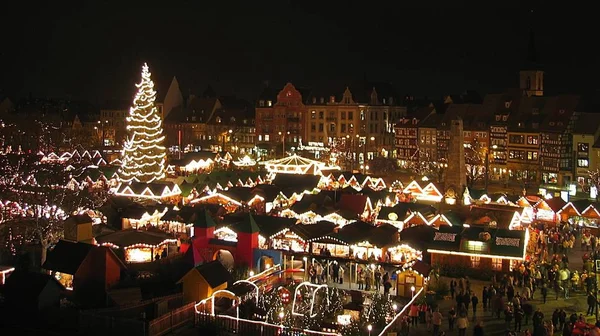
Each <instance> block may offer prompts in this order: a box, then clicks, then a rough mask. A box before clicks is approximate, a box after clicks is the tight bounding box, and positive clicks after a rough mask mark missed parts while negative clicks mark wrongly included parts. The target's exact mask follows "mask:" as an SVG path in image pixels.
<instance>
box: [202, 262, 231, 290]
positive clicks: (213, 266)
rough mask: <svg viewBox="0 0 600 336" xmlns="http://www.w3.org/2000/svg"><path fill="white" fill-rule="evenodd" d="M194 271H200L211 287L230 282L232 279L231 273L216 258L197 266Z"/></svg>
mask: <svg viewBox="0 0 600 336" xmlns="http://www.w3.org/2000/svg"><path fill="white" fill-rule="evenodd" d="M196 271H198V273H200V275H201V276H202V277H203V278H204V280H206V282H208V284H209V285H210V287H212V288H215V287H218V286H220V285H222V284H224V283H228V282H231V279H232V277H231V273H229V271H227V269H226V268H225V266H223V264H221V262H220V261H218V260H213V261H211V262H208V263H206V264H202V265H200V266H197V267H196Z"/></svg>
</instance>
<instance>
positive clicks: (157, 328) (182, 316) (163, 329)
mask: <svg viewBox="0 0 600 336" xmlns="http://www.w3.org/2000/svg"><path fill="white" fill-rule="evenodd" d="M194 315H195V310H194V303H193V302H192V303H189V304H187V305H185V306H183V307H180V308H177V309H175V310H172V311H171V312H169V313H167V314H164V315H162V316H160V317H157V318H155V319H154V320H152V321H150V322H149V323H148V335H150V336H159V335H164V334H166V333H169V332H171V331H172V330H173V329H176V328H178V327H180V326H182V325H184V324H186V323H188V322H190V321H193V319H194Z"/></svg>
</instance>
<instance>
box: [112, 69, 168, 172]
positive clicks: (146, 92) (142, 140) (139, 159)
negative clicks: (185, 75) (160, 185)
mask: <svg viewBox="0 0 600 336" xmlns="http://www.w3.org/2000/svg"><path fill="white" fill-rule="evenodd" d="M150 75H151V74H150V71H149V69H148V65H147V64H146V63H144V66H143V67H142V80H141V82H140V83H139V84H136V86H137V88H138V92H137V94H136V95H135V98H134V99H133V106H132V107H131V108H130V109H129V116H128V117H127V132H128V135H127V139H126V141H125V144H124V146H123V152H122V156H123V158H122V165H121V170H120V172H119V178H120V180H121V181H122V182H126V183H130V182H142V183H151V182H153V181H155V180H161V179H163V178H164V177H165V170H166V150H165V147H164V146H163V142H164V138H165V137H164V135H163V127H162V120H161V118H160V116H159V115H158V111H157V109H156V106H155V105H154V101H155V99H156V91H154V83H153V82H152V79H150Z"/></svg>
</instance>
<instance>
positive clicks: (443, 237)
mask: <svg viewBox="0 0 600 336" xmlns="http://www.w3.org/2000/svg"><path fill="white" fill-rule="evenodd" d="M433 240H437V241H447V242H455V241H456V233H445V232H436V233H435V236H434V237H433Z"/></svg>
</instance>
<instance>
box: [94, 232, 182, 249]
mask: <svg viewBox="0 0 600 336" xmlns="http://www.w3.org/2000/svg"><path fill="white" fill-rule="evenodd" d="M170 239H173V237H172V236H170V235H167V234H165V233H159V232H151V231H142V230H131V229H130V230H122V231H116V232H113V233H109V234H105V235H102V236H98V237H96V241H97V242H98V244H105V243H110V244H113V245H116V246H118V247H120V248H124V247H128V246H132V245H136V244H146V245H152V246H157V245H159V244H161V243H163V242H165V241H167V240H170Z"/></svg>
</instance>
